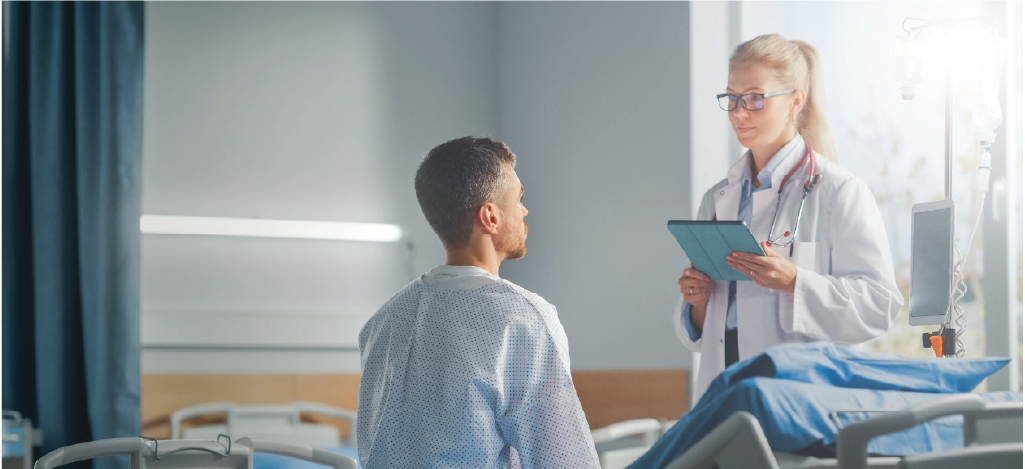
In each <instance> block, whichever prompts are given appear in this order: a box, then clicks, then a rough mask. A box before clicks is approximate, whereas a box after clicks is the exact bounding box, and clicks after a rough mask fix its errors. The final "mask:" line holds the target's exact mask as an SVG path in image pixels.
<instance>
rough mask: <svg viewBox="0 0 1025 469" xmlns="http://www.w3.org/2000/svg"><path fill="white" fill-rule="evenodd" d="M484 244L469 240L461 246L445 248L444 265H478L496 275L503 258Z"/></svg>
mask: <svg viewBox="0 0 1025 469" xmlns="http://www.w3.org/2000/svg"><path fill="white" fill-rule="evenodd" d="M484 244H485V243H474V242H471V243H470V244H468V245H466V246H465V247H462V248H458V249H449V250H446V251H445V265H470V266H474V267H480V268H482V269H484V270H486V271H488V272H489V273H491V275H494V276H496V277H497V276H498V266H499V265H500V264H501V263H502V260H503V259H502V257H500V256H499V254H498V252H497V251H495V249H494V248H493V247H491V246H486V245H484Z"/></svg>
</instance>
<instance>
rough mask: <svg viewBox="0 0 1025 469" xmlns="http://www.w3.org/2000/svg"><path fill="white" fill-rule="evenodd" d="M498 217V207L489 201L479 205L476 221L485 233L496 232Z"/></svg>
mask: <svg viewBox="0 0 1025 469" xmlns="http://www.w3.org/2000/svg"><path fill="white" fill-rule="evenodd" d="M498 218H499V214H498V207H495V204H493V203H491V202H487V203H485V204H484V205H481V206H480V210H478V211H477V221H478V222H479V223H480V225H481V228H483V229H484V232H485V233H487V234H497V233H498Z"/></svg>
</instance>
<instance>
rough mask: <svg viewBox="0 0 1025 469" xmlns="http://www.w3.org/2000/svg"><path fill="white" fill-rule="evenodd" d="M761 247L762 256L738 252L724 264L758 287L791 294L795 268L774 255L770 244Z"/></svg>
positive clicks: (777, 255)
mask: <svg viewBox="0 0 1025 469" xmlns="http://www.w3.org/2000/svg"><path fill="white" fill-rule="evenodd" d="M761 246H762V250H763V251H765V255H764V256H759V255H757V254H751V253H749V252H739V251H738V252H734V253H733V254H730V255H728V256H726V263H727V264H729V265H730V266H732V267H733V268H734V269H736V270H737V271H739V272H740V273H742V274H744V275H747V276H748V278H750V279H751V280H753V281H754V282H755V283H757V284H758V285H759V286H762V287H765V288H771V289H773V290H782V291H785V292H790V293H793V292H794V284H795V283H796V282H797V266H795V265H794V264H793V263H792V262H790V260H789V259H787V258H785V257H783V256H781V255H779V254H776V251H773V250H772V243H769V242H768V241H766V242H763V243H761Z"/></svg>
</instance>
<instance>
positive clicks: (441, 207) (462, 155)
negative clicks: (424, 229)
mask: <svg viewBox="0 0 1025 469" xmlns="http://www.w3.org/2000/svg"><path fill="white" fill-rule="evenodd" d="M503 163H508V164H510V165H511V166H512V167H515V166H516V155H514V154H513V152H512V151H511V150H509V147H507V146H506V145H505V144H504V143H502V142H499V141H497V140H492V139H490V138H487V137H483V138H478V137H462V138H457V139H454V140H449V141H447V142H445V143H442V144H441V145H438V146H436V147H434V148H433V149H431V151H429V152H427V156H425V157H424V159H423V162H421V163H420V167H419V168H418V169H417V170H416V179H415V181H414V186H415V187H416V200H417V201H418V202H420V209H421V210H423V212H424V216H425V217H426V218H427V223H430V225H431V228H433V229H434V232H435V233H437V234H438V237H439V238H441V243H442V244H444V245H445V248H446V249H455V248H460V247H463V246H465V245H466V243H468V242H469V241H470V234H471V233H472V232H473V218H474V217H475V216H476V215H477V211H478V210H480V207H481V205H484V204H485V203H486V202H494V201H495V196H496V195H497V194H498V191H499V190H500V189H501V188H502V182H503V178H502V164H503Z"/></svg>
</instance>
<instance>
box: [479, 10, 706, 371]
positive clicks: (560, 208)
mask: <svg viewBox="0 0 1025 469" xmlns="http://www.w3.org/2000/svg"><path fill="white" fill-rule="evenodd" d="M499 18H501V23H500V28H499V30H500V34H499V39H498V47H499V51H500V54H499V56H500V57H501V62H500V64H499V69H500V74H499V97H500V99H499V105H498V112H499V114H498V115H499V119H498V127H499V130H500V135H501V137H502V138H504V139H505V140H506V142H507V143H509V145H510V146H511V147H512V149H513V151H515V152H516V153H517V155H518V157H519V166H518V173H519V175H520V179H521V180H522V181H523V184H524V186H525V188H526V199H525V203H526V206H527V208H528V209H529V210H530V214H529V215H528V216H527V219H526V220H527V223H528V225H529V226H530V237H529V238H528V239H527V256H526V257H525V258H524V259H522V260H519V261H515V262H506V263H505V264H503V266H502V274H503V276H505V277H507V278H509V279H511V280H513V281H515V282H517V283H519V284H521V285H523V286H524V287H526V288H528V289H530V290H533V291H535V292H537V293H539V294H541V295H542V296H544V297H545V298H547V299H548V300H549V301H550V302H552V303H553V304H554V305H556V307H558V308H559V315H560V317H561V319H562V322H563V324H564V326H565V328H566V333H567V335H568V336H569V341H570V350H571V352H572V353H571V355H572V360H573V367H574V368H575V369H602V368H670V367H684V366H685V365H686V364H688V363H689V356H690V355H689V353H688V352H687V351H686V350H685V349H684V347H683V345H682V344H680V342H679V341H678V340H677V339H676V337H675V334H674V332H673V328H672V323H671V322H670V314H671V311H672V310H673V309H674V307H675V303H676V301H677V299H678V297H679V287H678V286H677V284H676V279H677V278H678V277H679V275H680V271H681V270H682V269H683V267H684V266H683V260H684V257H683V253H682V251H681V250H680V248H679V245H677V244H676V241H675V240H674V239H673V237H672V236H671V235H670V234H669V232H668V230H667V229H666V221H667V220H669V219H672V218H687V217H688V216H689V215H690V213H689V212H690V208H689V207H690V200H689V188H688V184H687V157H688V149H689V138H690V134H689V125H690V122H689V104H690V103H689V86H688V50H689V41H688V27H687V26H688V5H687V4H685V3H640V4H633V3H575V2H569V3H544V2H541V3H515V2H511V3H502V4H501V5H500V7H499Z"/></svg>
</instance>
